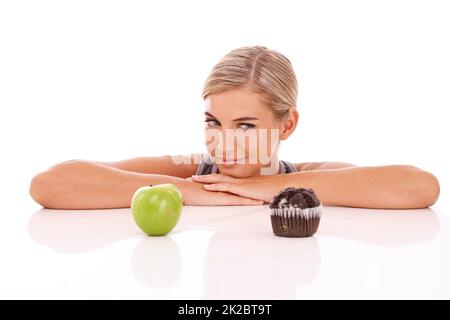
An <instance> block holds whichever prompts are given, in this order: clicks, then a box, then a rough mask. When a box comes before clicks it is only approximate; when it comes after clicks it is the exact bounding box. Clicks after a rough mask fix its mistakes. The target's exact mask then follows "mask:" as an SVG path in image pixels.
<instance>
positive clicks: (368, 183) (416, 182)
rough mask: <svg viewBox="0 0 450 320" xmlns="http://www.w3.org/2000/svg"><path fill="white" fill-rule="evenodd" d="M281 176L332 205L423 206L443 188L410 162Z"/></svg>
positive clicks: (431, 203)
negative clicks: (309, 189)
mask: <svg viewBox="0 0 450 320" xmlns="http://www.w3.org/2000/svg"><path fill="white" fill-rule="evenodd" d="M279 178H280V182H281V184H282V186H283V187H287V186H293V187H302V188H312V189H314V191H315V192H316V193H317V195H318V197H319V198H320V199H321V201H322V203H323V204H324V205H330V206H350V207H362V208H380V209H388V208H389V209H399V208H401V209H411V208H424V207H428V206H431V205H433V204H434V203H435V202H436V200H437V198H438V196H439V190H440V188H439V182H438V180H437V179H436V177H435V176H434V175H432V174H431V173H429V172H427V171H423V170H420V169H419V168H417V167H414V166H407V165H391V166H379V167H349V168H340V169H325V170H310V171H300V172H294V173H290V174H285V175H280V177H279ZM277 180H278V179H277Z"/></svg>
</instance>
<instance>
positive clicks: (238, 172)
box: [217, 164, 252, 178]
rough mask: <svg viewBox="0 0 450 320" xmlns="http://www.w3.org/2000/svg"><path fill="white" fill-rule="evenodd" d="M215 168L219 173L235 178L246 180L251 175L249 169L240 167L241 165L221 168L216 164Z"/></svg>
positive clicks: (221, 166)
mask: <svg viewBox="0 0 450 320" xmlns="http://www.w3.org/2000/svg"><path fill="white" fill-rule="evenodd" d="M217 168H218V169H219V171H220V173H223V174H226V175H227V176H232V177H235V178H247V177H250V176H251V175H252V174H251V172H252V170H250V169H251V168H248V166H247V167H242V165H241V166H239V165H232V166H223V165H220V164H218V165H217Z"/></svg>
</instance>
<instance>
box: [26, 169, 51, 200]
mask: <svg viewBox="0 0 450 320" xmlns="http://www.w3.org/2000/svg"><path fill="white" fill-rule="evenodd" d="M49 180H50V177H49V173H48V172H46V171H44V172H41V173H38V174H37V175H35V176H34V177H33V179H31V183H30V188H29V192H30V196H31V198H33V200H34V201H36V202H37V203H39V204H40V205H41V206H43V207H44V208H49V207H50V203H49V199H50V197H49V192H48V191H49V190H48V186H49V184H50V183H49Z"/></svg>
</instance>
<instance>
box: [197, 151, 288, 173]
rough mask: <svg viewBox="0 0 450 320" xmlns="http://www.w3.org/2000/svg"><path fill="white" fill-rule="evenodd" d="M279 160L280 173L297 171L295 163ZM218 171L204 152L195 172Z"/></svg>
mask: <svg viewBox="0 0 450 320" xmlns="http://www.w3.org/2000/svg"><path fill="white" fill-rule="evenodd" d="M279 162H280V171H279V172H278V173H279V174H283V173H291V172H297V168H296V167H295V165H294V164H293V163H291V162H289V161H283V160H280V161H279ZM218 172H219V169H218V168H217V166H216V165H215V164H214V162H213V161H212V159H211V157H210V156H209V154H207V153H204V154H203V156H202V159H201V161H200V163H199V165H198V167H197V172H196V173H195V175H197V176H200V175H205V174H211V173H218Z"/></svg>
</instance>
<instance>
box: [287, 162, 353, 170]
mask: <svg viewBox="0 0 450 320" xmlns="http://www.w3.org/2000/svg"><path fill="white" fill-rule="evenodd" d="M294 165H295V168H296V169H297V171H307V170H323V169H339V168H348V167H356V165H354V164H352V163H347V162H300V163H294Z"/></svg>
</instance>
